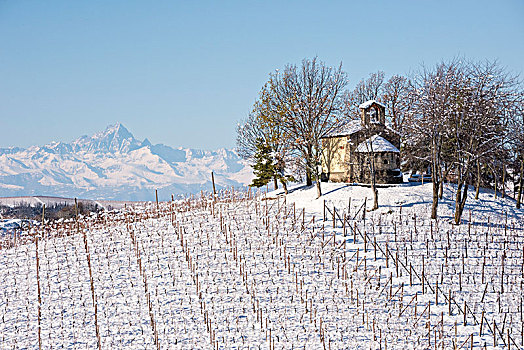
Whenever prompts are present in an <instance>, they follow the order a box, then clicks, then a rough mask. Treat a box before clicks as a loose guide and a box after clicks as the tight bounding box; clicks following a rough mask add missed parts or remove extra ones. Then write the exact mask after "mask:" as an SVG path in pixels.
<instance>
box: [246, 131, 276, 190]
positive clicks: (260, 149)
mask: <svg viewBox="0 0 524 350" xmlns="http://www.w3.org/2000/svg"><path fill="white" fill-rule="evenodd" d="M256 147H257V149H256V152H255V156H254V158H255V165H254V166H253V169H254V170H253V173H254V174H255V178H254V179H253V183H252V184H251V185H249V186H251V187H262V186H264V185H266V184H268V183H269V181H271V180H272V179H273V177H274V176H275V167H274V165H273V157H272V150H271V146H269V145H268V144H266V143H265V142H264V140H262V139H261V138H258V139H257V142H256Z"/></svg>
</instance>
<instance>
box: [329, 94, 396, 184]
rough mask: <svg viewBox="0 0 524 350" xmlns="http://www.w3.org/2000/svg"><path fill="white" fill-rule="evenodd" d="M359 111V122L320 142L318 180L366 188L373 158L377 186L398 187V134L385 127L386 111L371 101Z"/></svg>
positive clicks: (355, 121) (352, 122) (331, 134)
mask: <svg viewBox="0 0 524 350" xmlns="http://www.w3.org/2000/svg"><path fill="white" fill-rule="evenodd" d="M359 109H360V119H358V120H352V121H350V122H348V123H347V124H345V125H343V126H342V127H341V128H339V129H337V130H335V131H333V132H331V133H330V134H328V135H326V136H325V137H323V138H322V173H321V180H322V181H332V182H347V183H361V184H369V183H371V166H370V165H371V160H372V159H373V158H374V165H375V179H376V183H378V184H389V183H401V182H402V181H403V179H402V172H401V170H400V151H399V148H400V134H399V133H398V132H396V131H395V130H393V129H391V128H390V127H389V126H387V125H386V107H385V106H384V105H383V104H381V103H380V102H377V101H375V100H370V101H367V102H365V103H362V104H361V105H360V106H359Z"/></svg>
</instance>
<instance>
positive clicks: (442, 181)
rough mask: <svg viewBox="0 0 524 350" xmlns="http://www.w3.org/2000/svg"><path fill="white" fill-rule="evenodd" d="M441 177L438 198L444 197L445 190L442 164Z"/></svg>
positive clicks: (440, 167) (440, 168)
mask: <svg viewBox="0 0 524 350" xmlns="http://www.w3.org/2000/svg"><path fill="white" fill-rule="evenodd" d="M439 177H440V178H439V181H438V199H442V196H443V192H444V174H443V173H442V165H441V166H439ZM433 190H435V189H433ZM433 195H435V194H434V193H433ZM435 215H436V214H435ZM431 216H433V215H431ZM435 218H436V217H435Z"/></svg>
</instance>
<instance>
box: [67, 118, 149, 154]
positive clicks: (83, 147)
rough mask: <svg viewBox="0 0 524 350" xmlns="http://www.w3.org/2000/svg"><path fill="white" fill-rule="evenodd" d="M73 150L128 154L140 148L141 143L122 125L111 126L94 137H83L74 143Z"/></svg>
mask: <svg viewBox="0 0 524 350" xmlns="http://www.w3.org/2000/svg"><path fill="white" fill-rule="evenodd" d="M71 144H72V146H73V150H74V151H75V152H76V151H88V152H110V153H114V152H121V153H126V152H129V151H132V150H133V149H136V148H138V147H140V144H141V143H140V142H139V141H138V140H137V139H135V137H134V136H133V134H131V132H130V131H129V130H127V129H126V127H125V126H124V125H123V124H121V123H116V124H113V125H109V126H108V127H107V128H106V129H105V130H104V131H100V132H97V133H96V134H94V135H93V136H82V137H80V138H78V139H76V140H75V141H73V142H72V143H71Z"/></svg>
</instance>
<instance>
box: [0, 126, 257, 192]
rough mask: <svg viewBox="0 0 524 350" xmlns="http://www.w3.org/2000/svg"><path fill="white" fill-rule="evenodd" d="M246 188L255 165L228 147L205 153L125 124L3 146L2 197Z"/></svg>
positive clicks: (0, 155)
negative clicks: (68, 138) (138, 134)
mask: <svg viewBox="0 0 524 350" xmlns="http://www.w3.org/2000/svg"><path fill="white" fill-rule="evenodd" d="M211 171H214V172H215V173H216V176H215V181H216V183H217V185H218V187H219V188H220V187H225V186H242V185H245V184H247V183H249V182H250V180H251V174H252V171H251V168H250V167H249V166H248V165H247V164H246V163H245V162H244V161H243V160H242V159H240V157H238V155H237V154H236V153H235V152H234V151H232V150H227V149H220V150H217V151H202V150H194V149H185V148H177V149H175V148H172V147H169V146H166V145H162V144H157V145H152V144H151V143H150V142H149V140H147V139H146V140H144V141H138V140H137V139H135V138H134V137H133V135H132V134H131V132H129V131H128V130H127V129H126V128H125V127H124V126H123V125H121V124H116V125H112V126H109V127H108V128H107V129H106V130H105V131H103V132H99V133H96V134H94V135H93V136H82V137H80V138H78V139H76V140H74V141H72V142H71V143H63V142H52V143H50V144H47V145H45V146H41V147H39V146H32V147H29V148H27V149H20V148H8V149H0V196H21V195H52V196H64V197H83V198H90V199H115V200H151V199H153V197H154V190H155V189H159V194H160V196H161V198H164V199H167V198H169V196H170V195H171V193H174V194H180V193H188V192H193V193H194V192H198V191H200V190H201V189H210V188H211V179H210V177H211V175H210V174H211Z"/></svg>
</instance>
